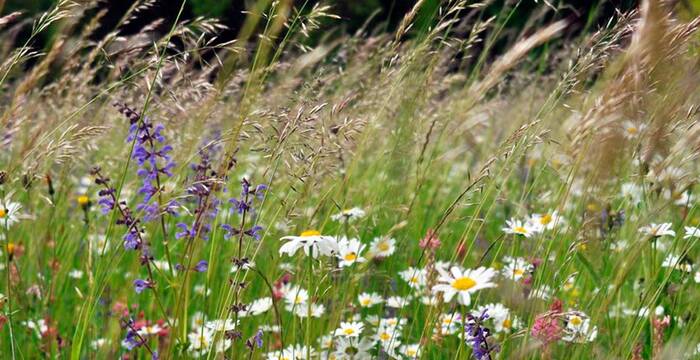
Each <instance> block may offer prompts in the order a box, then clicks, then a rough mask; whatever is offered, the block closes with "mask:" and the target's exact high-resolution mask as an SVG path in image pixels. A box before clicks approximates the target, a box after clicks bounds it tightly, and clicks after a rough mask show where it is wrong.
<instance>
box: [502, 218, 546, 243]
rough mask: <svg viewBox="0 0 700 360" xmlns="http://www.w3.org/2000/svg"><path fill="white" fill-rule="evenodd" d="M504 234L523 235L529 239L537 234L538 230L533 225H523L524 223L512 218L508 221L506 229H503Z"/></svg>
mask: <svg viewBox="0 0 700 360" xmlns="http://www.w3.org/2000/svg"><path fill="white" fill-rule="evenodd" d="M502 230H503V232H505V233H506V234H513V235H522V236H525V237H527V238H529V237H531V236H532V235H534V234H535V232H537V229H536V228H534V227H533V226H532V224H530V223H528V222H526V223H524V224H523V222H522V221H520V220H516V219H514V218H511V219H510V220H506V227H504V228H502Z"/></svg>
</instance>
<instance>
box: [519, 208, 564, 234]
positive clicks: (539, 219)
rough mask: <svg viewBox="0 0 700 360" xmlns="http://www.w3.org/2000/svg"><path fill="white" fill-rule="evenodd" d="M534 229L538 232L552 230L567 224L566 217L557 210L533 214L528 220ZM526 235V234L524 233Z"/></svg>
mask: <svg viewBox="0 0 700 360" xmlns="http://www.w3.org/2000/svg"><path fill="white" fill-rule="evenodd" d="M527 223H528V224H529V225H530V227H531V228H532V229H534V230H535V231H537V232H542V231H544V230H552V229H554V228H555V227H557V226H563V225H564V224H565V222H564V217H562V216H561V215H559V213H558V212H557V211H556V210H555V211H553V212H551V213H547V214H533V215H532V216H531V217H530V218H529V219H528V221H527ZM523 235H524V234H523Z"/></svg>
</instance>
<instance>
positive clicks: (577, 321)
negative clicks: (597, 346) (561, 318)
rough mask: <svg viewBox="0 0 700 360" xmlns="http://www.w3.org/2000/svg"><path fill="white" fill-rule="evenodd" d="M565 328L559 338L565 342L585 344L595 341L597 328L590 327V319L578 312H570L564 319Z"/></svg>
mask: <svg viewBox="0 0 700 360" xmlns="http://www.w3.org/2000/svg"><path fill="white" fill-rule="evenodd" d="M565 320H566V328H565V329H564V336H563V337H562V338H561V339H562V340H564V341H566V342H576V343H585V342H591V341H593V340H595V338H596V337H597V336H598V328H597V327H595V326H593V327H591V319H589V318H588V316H587V315H586V314H584V313H582V312H580V311H572V312H570V313H568V314H567V315H566V317H565Z"/></svg>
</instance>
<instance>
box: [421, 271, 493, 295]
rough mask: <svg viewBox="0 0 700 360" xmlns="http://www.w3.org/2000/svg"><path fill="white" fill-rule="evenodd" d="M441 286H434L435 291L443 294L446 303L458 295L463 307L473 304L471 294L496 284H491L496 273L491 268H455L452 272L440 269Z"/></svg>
mask: <svg viewBox="0 0 700 360" xmlns="http://www.w3.org/2000/svg"><path fill="white" fill-rule="evenodd" d="M438 273H439V274H440V276H439V278H438V281H439V282H440V284H438V285H435V286H433V291H436V292H442V293H443V299H445V302H449V301H450V300H452V298H453V297H454V296H455V295H457V296H458V297H457V300H458V302H459V303H460V304H462V305H469V304H470V303H471V293H473V292H475V291H478V290H481V289H485V288H490V287H495V286H496V284H495V283H493V282H491V280H492V279H493V277H494V276H495V275H496V271H495V270H493V269H491V268H485V267H483V266H482V267H479V268H478V269H467V270H463V269H461V268H459V267H457V266H453V267H452V268H451V269H450V272H449V273H448V272H447V271H444V270H441V269H438Z"/></svg>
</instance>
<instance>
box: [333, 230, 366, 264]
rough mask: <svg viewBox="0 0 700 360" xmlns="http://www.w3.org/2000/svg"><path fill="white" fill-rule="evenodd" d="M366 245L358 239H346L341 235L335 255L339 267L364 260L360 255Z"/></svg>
mask: <svg viewBox="0 0 700 360" xmlns="http://www.w3.org/2000/svg"><path fill="white" fill-rule="evenodd" d="M365 247H367V245H364V244H363V243H361V242H360V240H358V239H350V240H348V239H347V238H346V237H344V236H343V237H342V238H340V239H339V240H338V253H337V254H336V256H337V257H338V259H339V260H340V262H339V263H338V265H340V267H346V266H351V265H353V264H354V263H356V262H358V263H360V262H365V261H367V259H365V258H364V257H362V255H361V254H362V251H363V250H364V249H365Z"/></svg>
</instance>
